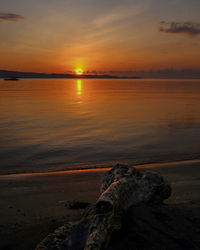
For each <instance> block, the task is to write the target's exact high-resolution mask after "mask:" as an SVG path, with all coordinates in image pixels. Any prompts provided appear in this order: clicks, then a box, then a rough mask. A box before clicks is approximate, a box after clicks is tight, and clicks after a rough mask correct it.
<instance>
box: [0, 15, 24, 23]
mask: <svg viewBox="0 0 200 250" xmlns="http://www.w3.org/2000/svg"><path fill="white" fill-rule="evenodd" d="M21 19H24V17H23V16H21V15H17V14H13V13H0V21H14V22H16V21H20V20H21Z"/></svg>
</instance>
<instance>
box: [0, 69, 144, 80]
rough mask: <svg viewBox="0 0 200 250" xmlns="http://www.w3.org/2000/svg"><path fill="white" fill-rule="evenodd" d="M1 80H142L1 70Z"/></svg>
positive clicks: (137, 77)
mask: <svg viewBox="0 0 200 250" xmlns="http://www.w3.org/2000/svg"><path fill="white" fill-rule="evenodd" d="M0 78H1V79H4V80H8V79H11V80H12V79H141V78H142V77H140V76H115V75H109V74H91V75H89V74H82V75H76V74H58V73H50V74H48V73H36V72H18V71H7V70H0Z"/></svg>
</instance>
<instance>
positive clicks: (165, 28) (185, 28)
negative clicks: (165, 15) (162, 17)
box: [159, 21, 200, 36]
mask: <svg viewBox="0 0 200 250" xmlns="http://www.w3.org/2000/svg"><path fill="white" fill-rule="evenodd" d="M159 24H160V27H159V31H160V32H165V33H172V34H187V35H190V36H196V35H200V23H194V22H164V21H162V22H160V23H159Z"/></svg>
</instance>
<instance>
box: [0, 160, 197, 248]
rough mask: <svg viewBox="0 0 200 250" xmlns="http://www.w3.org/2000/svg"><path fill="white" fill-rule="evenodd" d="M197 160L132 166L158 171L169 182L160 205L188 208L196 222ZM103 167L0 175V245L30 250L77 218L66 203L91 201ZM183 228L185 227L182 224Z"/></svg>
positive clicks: (77, 210) (78, 217) (98, 187)
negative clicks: (169, 189)
mask: <svg viewBox="0 0 200 250" xmlns="http://www.w3.org/2000/svg"><path fill="white" fill-rule="evenodd" d="M199 167H200V161H185V162H172V163H162V164H158V163H157V164H146V165H140V166H137V168H138V169H141V170H144V171H145V170H150V171H154V172H157V173H159V174H161V175H162V176H163V177H164V178H165V179H166V180H168V181H169V182H170V183H171V186H172V195H171V197H170V198H169V199H167V200H166V201H165V204H168V205H170V206H171V205H172V206H176V207H179V208H180V209H185V208H187V211H188V212H189V213H190V214H191V219H192V218H193V217H194V219H195V220H199V221H200V197H199V193H200V168H199ZM107 170H108V169H90V170H74V171H62V172H49V173H28V174H15V175H2V176H0V188H1V194H0V238H1V242H0V249H5V250H6V249H7V250H11V249H12V250H19V249H20V250H32V249H34V248H35V246H36V245H37V244H38V243H39V242H40V241H41V240H42V239H43V238H44V237H45V236H47V235H48V234H49V233H51V232H53V231H54V230H55V229H56V228H58V227H59V226H61V225H63V224H64V223H66V222H69V221H76V220H79V219H80V218H81V216H82V214H83V212H84V210H83V209H76V210H72V209H68V208H67V207H66V206H65V204H66V202H67V201H81V202H89V203H94V202H95V201H96V200H97V198H98V196H99V191H100V186H101V181H102V177H103V174H104V173H105V171H107ZM185 230H189V229H188V228H186V229H185Z"/></svg>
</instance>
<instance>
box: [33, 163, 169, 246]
mask: <svg viewBox="0 0 200 250" xmlns="http://www.w3.org/2000/svg"><path fill="white" fill-rule="evenodd" d="M170 194H171V188H170V185H169V184H168V183H167V182H166V181H165V180H164V179H163V177H162V176H160V175H158V174H156V173H153V172H144V173H142V172H140V171H138V170H136V169H135V168H133V167H130V166H126V165H119V164H118V165H116V166H115V167H113V168H112V169H111V170H110V171H108V172H107V173H106V174H105V176H104V178H103V183H102V187H101V195H100V197H99V199H98V200H97V202H96V204H95V205H94V206H92V207H90V209H88V211H87V212H86V214H85V216H84V217H83V219H82V220H81V221H80V222H77V223H75V224H66V225H65V226H64V227H61V228H60V229H58V230H57V231H56V232H55V233H54V234H52V235H50V236H48V237H47V238H46V239H45V240H44V241H43V242H42V243H40V244H39V245H38V246H37V248H36V250H52V249H53V250H64V249H65V250H81V249H84V250H100V249H105V248H106V247H107V245H108V243H109V241H110V237H111V235H112V233H113V231H115V230H118V229H120V228H121V219H122V216H123V214H124V213H126V211H127V210H128V209H129V208H130V207H132V206H135V205H138V204H152V203H153V204H159V203H162V202H163V200H164V199H166V198H168V197H169V196H170Z"/></svg>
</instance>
